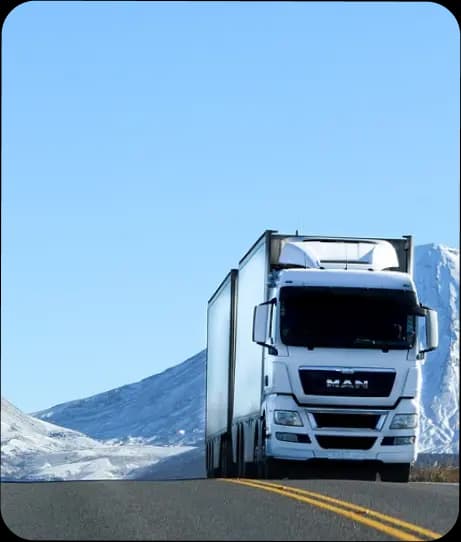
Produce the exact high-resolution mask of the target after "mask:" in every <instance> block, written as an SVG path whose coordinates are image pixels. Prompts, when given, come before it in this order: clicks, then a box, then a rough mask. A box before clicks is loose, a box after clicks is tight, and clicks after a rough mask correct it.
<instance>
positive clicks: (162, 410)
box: [33, 350, 206, 445]
mask: <svg viewBox="0 0 461 542" xmlns="http://www.w3.org/2000/svg"><path fill="white" fill-rule="evenodd" d="M205 357H206V355H205V350H203V351H202V352H200V353H199V354H197V355H195V356H193V357H192V358H189V359H187V360H186V361H184V362H183V363H180V364H179V365H175V366H174V367H170V368H169V369H167V370H166V371H164V372H162V373H160V374H157V375H154V376H150V377H148V378H145V379H144V380H141V381H140V382H136V383H134V384H128V385H125V386H122V387H120V388H115V389H113V390H110V391H107V392H104V393H99V394H97V395H93V396H92V397H88V398H86V399H78V400H75V401H69V402H67V403H62V404H60V405H56V406H54V407H52V408H50V409H47V410H43V411H40V412H37V413H35V414H33V416H36V417H38V418H40V419H42V420H49V421H52V422H53V423H57V424H59V425H62V426H64V427H69V428H70V429H75V430H77V431H82V432H84V433H85V434H87V435H90V436H91V437H93V438H97V439H121V440H125V439H127V438H133V437H137V438H140V439H142V440H143V441H144V442H147V443H151V444H159V445H171V444H175V445H179V444H182V445H196V444H197V443H198V442H199V441H201V440H202V439H203V438H204V425H205Z"/></svg>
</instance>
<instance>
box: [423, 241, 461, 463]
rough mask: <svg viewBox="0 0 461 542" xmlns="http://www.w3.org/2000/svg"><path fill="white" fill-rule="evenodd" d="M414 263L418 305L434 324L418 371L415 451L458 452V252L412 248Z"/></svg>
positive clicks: (439, 248) (430, 247)
mask: <svg viewBox="0 0 461 542" xmlns="http://www.w3.org/2000/svg"><path fill="white" fill-rule="evenodd" d="M414 264H415V282H416V288H417V290H418V295H419V298H420V301H421V302H422V303H423V304H424V305H427V306H429V307H431V308H433V309H435V310H436V311H437V313H438V322H439V347H438V348H437V350H434V351H433V352H429V353H428V354H427V356H426V359H425V361H424V364H423V367H422V373H423V378H422V381H423V382H422V390H421V411H422V416H421V431H420V433H421V434H420V439H419V449H420V451H422V452H426V453H439V454H440V453H459V250H458V249H453V248H448V247H445V246H441V245H435V244H430V245H422V246H418V247H416V250H415V262H414Z"/></svg>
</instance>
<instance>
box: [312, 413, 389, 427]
mask: <svg viewBox="0 0 461 542" xmlns="http://www.w3.org/2000/svg"><path fill="white" fill-rule="evenodd" d="M313 416H314V420H315V423H316V425H317V427H347V428H354V429H376V426H377V424H378V421H379V418H380V415H379V414H338V413H327V412H321V413H320V412H316V413H313Z"/></svg>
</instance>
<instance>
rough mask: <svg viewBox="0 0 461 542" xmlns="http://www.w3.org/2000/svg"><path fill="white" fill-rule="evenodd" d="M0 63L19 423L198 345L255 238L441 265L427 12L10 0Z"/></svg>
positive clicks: (450, 79) (453, 31) (13, 382)
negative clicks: (403, 248)
mask: <svg viewBox="0 0 461 542" xmlns="http://www.w3.org/2000/svg"><path fill="white" fill-rule="evenodd" d="M2 65H3V74H2V75H3V77H2V81H3V89H2V91H3V92H2V98H3V112H4V114H3V116H2V130H3V141H4V143H3V170H2V249H3V252H2V279H1V280H2V307H1V311H2V314H1V316H2V318H1V320H2V323H1V328H2V329H1V331H2V346H1V349H2V355H1V358H2V363H1V370H2V396H4V397H5V398H6V399H7V400H9V401H10V402H11V403H12V404H14V405H15V406H17V407H18V408H20V409H21V410H23V411H24V412H36V411H39V410H43V409H45V408H49V407H50V406H52V405H57V404H61V403H64V402H68V401H70V400H75V399H76V398H83V397H90V396H92V395H96V394H98V393H103V392H104V390H105V391H108V390H111V389H114V388H118V387H121V386H123V385H126V384H127V382H133V383H134V382H138V381H140V380H142V379H144V378H148V376H149V375H155V374H159V373H160V372H163V371H164V370H167V369H168V368H171V367H174V366H175V365H177V364H179V363H181V362H182V361H181V360H185V359H187V358H189V357H192V356H193V355H196V354H191V352H196V353H198V352H200V351H201V350H203V349H204V348H206V306H207V301H208V299H209V297H210V296H211V294H212V293H213V292H214V290H215V289H216V287H217V286H218V284H219V283H220V282H221V280H222V279H223V278H224V276H225V275H226V274H227V272H228V271H229V269H230V268H232V267H235V265H236V264H237V263H238V260H239V258H241V257H242V255H243V254H244V253H245V252H246V250H247V249H248V248H249V247H250V245H251V244H252V243H253V242H254V241H255V240H256V239H257V237H258V236H259V235H261V233H262V232H263V231H264V230H266V229H276V230H278V231H281V232H290V231H293V232H294V231H295V230H299V231H301V232H304V233H305V234H306V235H331V236H335V235H343V236H356V237H361V236H363V237H378V238H379V237H400V236H401V235H412V236H413V239H414V244H415V246H416V247H418V246H424V245H430V244H436V245H441V246H444V247H447V248H455V249H458V250H459V230H458V227H457V226H458V224H459V198H458V196H459V76H458V74H459V29H458V25H457V22H456V19H455V18H454V17H453V15H452V14H451V13H450V12H449V11H448V10H446V9H445V8H444V7H442V6H440V5H438V4H431V3H411V4H407V3H402V4H400V3H382V4H381V3H353V2H351V3H335V2H333V3H285V2H267V3H264V2H262V3H259V2H258V3H253V2H249V3H238V2H190V3H187V2H172V3H165V2H141V3H138V2H124V1H121V2H110V1H109V2H87V3H80V2H75V3H68V2H64V1H57V2H41V1H37V2H28V3H24V4H20V5H19V6H17V7H16V8H15V9H14V10H13V11H12V12H10V14H9V15H8V17H7V19H6V20H5V23H4V25H3V57H2ZM204 345H205V346H204Z"/></svg>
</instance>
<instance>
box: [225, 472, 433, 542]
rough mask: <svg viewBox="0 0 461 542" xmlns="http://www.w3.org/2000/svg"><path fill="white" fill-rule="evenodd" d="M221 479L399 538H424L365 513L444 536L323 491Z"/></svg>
mask: <svg viewBox="0 0 461 542" xmlns="http://www.w3.org/2000/svg"><path fill="white" fill-rule="evenodd" d="M221 480H222V481H224V482H231V483H235V484H241V485H246V486H250V487H255V488H258V489H264V490H266V491H270V492H273V493H278V494H279V495H284V496H286V497H290V498H292V499H295V500H298V501H301V502H304V503H307V504H312V505H314V506H317V507H319V508H324V509H326V510H329V511H331V512H335V513H336V514H340V515H342V516H345V517H347V518H349V519H352V520H354V521H357V522H359V523H362V524H364V525H367V526H368V527H373V528H374V529H376V530H378V531H381V532H384V533H386V534H389V535H391V536H394V537H396V538H398V539H399V540H415V541H421V540H424V539H421V538H416V537H415V535H414V534H410V533H407V532H405V531H403V530H401V529H399V528H395V527H392V526H390V525H386V524H384V523H382V522H380V521H378V520H375V519H372V518H370V517H365V516H364V514H366V516H374V517H376V518H380V519H382V520H386V521H387V522H388V523H394V525H400V526H402V527H403V526H404V527H405V528H406V529H407V530H410V531H414V532H417V533H420V534H424V535H425V536H429V537H431V539H435V538H440V537H441V536H442V535H441V534H438V533H435V532H433V531H429V530H427V529H423V528H422V527H419V526H417V525H413V524H412V523H408V522H405V521H402V520H399V519H397V518H393V517H391V516H386V515H385V514H380V513H379V512H374V511H373V510H369V509H368V508H364V507H361V506H358V505H355V504H353V503H349V502H347V501H341V500H339V499H334V498H333V497H328V496H327V495H322V494H321V493H314V492H312V491H304V490H299V489H298V488H292V487H289V486H281V485H278V484H271V483H269V482H263V481H261V480H249V479H248V480H242V479H231V478H223V479H221ZM319 499H320V500H319ZM322 501H324V502H322ZM327 501H328V502H327ZM329 502H331V503H335V504H329ZM338 505H339V506H338ZM347 508H349V510H347ZM354 510H355V511H354Z"/></svg>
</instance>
